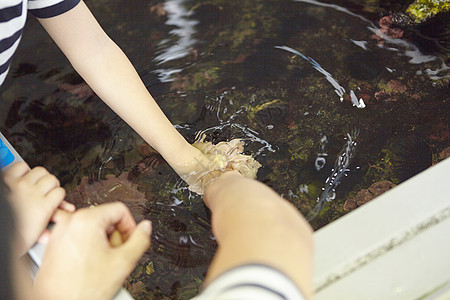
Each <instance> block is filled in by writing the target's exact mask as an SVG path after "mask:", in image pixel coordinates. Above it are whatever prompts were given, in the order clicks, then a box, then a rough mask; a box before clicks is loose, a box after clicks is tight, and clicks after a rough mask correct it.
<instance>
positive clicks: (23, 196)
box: [3, 162, 75, 254]
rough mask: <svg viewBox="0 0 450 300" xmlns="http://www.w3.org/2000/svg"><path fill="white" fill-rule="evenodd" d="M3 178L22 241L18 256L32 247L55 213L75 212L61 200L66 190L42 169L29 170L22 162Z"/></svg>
mask: <svg viewBox="0 0 450 300" xmlns="http://www.w3.org/2000/svg"><path fill="white" fill-rule="evenodd" d="M3 178H4V181H5V183H6V185H8V187H9V188H10V195H9V198H10V199H11V204H12V207H13V209H14V211H15V213H16V216H17V223H18V224H17V225H18V229H19V232H20V235H21V238H22V240H21V244H22V245H21V247H20V254H24V253H25V252H26V251H27V250H28V249H30V248H31V246H33V244H34V243H35V242H36V240H37V239H38V238H39V236H41V234H42V233H43V232H44V231H45V228H46V227H47V225H48V223H49V222H50V220H51V219H52V217H53V214H54V213H55V212H56V211H57V210H65V211H67V212H73V211H75V206H74V205H73V204H70V203H68V202H66V201H64V197H65V196H66V191H65V190H64V189H63V188H62V187H61V186H60V183H59V180H58V179H57V178H56V177H55V176H54V175H53V174H50V173H49V172H48V171H47V170H46V169H45V168H43V167H36V168H33V169H30V167H29V166H28V165H27V164H26V163H24V162H19V163H15V164H14V165H12V166H11V168H9V169H8V171H7V172H6V173H5V174H4V177H3Z"/></svg>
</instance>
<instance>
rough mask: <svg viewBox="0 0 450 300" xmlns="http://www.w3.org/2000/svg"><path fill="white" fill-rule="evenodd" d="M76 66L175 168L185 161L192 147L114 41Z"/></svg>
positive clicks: (106, 99) (99, 92)
mask: <svg viewBox="0 0 450 300" xmlns="http://www.w3.org/2000/svg"><path fill="white" fill-rule="evenodd" d="M72 64H73V65H74V67H75V68H76V70H77V71H78V72H79V74H80V75H81V76H82V77H83V78H84V79H85V81H86V82H87V83H88V84H89V86H90V87H91V88H92V89H93V90H94V91H95V92H96V94H97V95H98V96H99V97H100V98H101V99H102V100H103V101H104V102H105V103H106V104H107V105H108V106H109V107H110V108H111V109H113V110H114V111H115V112H116V113H117V114H118V115H119V116H120V117H121V118H122V119H123V120H124V121H125V122H127V123H128V124H129V125H130V126H131V127H132V128H133V129H134V130H135V131H136V132H137V133H138V134H139V135H140V136H141V137H142V138H144V139H145V141H147V142H148V143H149V144H150V145H151V146H152V147H154V148H155V150H157V151H158V152H159V153H160V154H161V155H162V156H163V157H164V158H165V159H166V161H167V162H169V164H170V165H172V167H173V166H175V165H178V164H181V163H183V162H184V161H185V160H183V155H182V154H183V153H184V152H185V151H186V148H189V147H190V145H189V144H188V143H187V142H186V140H185V139H184V138H183V136H181V134H179V133H178V131H177V130H176V129H175V128H174V126H173V125H172V124H171V122H170V121H169V120H168V119H167V117H166V116H165V115H164V113H163V112H162V111H161V109H160V108H159V106H158V105H157V104H156V102H155V100H154V99H153V97H152V96H151V95H150V93H149V92H148V91H147V89H146V87H145V86H144V84H143V83H142V81H141V79H140V78H139V76H138V74H137V72H136V71H135V69H134V67H133V66H132V64H131V63H130V62H129V60H128V59H127V57H126V56H125V55H124V54H123V52H122V51H121V50H120V49H119V47H117V46H116V45H115V44H114V42H112V41H111V40H109V42H107V43H106V44H105V45H104V47H103V48H102V50H101V51H100V52H99V53H98V54H97V55H96V57H91V58H89V59H88V61H72Z"/></svg>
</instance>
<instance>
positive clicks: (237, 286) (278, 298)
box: [192, 264, 305, 300]
mask: <svg viewBox="0 0 450 300" xmlns="http://www.w3.org/2000/svg"><path fill="white" fill-rule="evenodd" d="M211 299H214V300H237V299H240V300H242V299H245V300H253V299H254V300H304V299H305V298H304V296H303V295H302V293H301V291H300V290H299V288H298V287H297V286H296V285H295V284H294V283H293V282H292V281H291V280H290V279H289V278H288V277H287V276H286V275H284V274H283V273H281V272H280V271H278V270H276V269H273V268H271V267H268V266H266V265H259V264H249V265H243V266H240V267H236V268H234V269H231V270H229V271H227V272H225V273H224V274H222V275H220V276H219V277H218V278H216V279H215V280H213V281H212V282H211V283H210V284H209V285H208V286H207V287H206V289H205V290H203V291H202V292H201V293H200V294H199V295H198V296H196V297H194V298H192V300H211Z"/></svg>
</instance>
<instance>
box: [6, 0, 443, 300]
mask: <svg viewBox="0 0 450 300" xmlns="http://www.w3.org/2000/svg"><path fill="white" fill-rule="evenodd" d="M86 3H87V4H88V6H89V7H90V8H91V9H92V11H93V12H94V14H95V15H96V16H97V18H98V20H99V22H100V23H101V24H102V25H103V27H104V28H105V30H106V31H107V32H108V34H109V35H110V36H111V37H112V38H113V39H114V40H115V41H116V42H117V43H118V44H119V45H120V46H121V48H122V49H123V50H124V52H125V53H126V54H127V55H128V56H129V58H130V59H131V61H132V62H133V64H134V65H135V66H136V68H137V70H138V72H139V73H140V75H141V77H142V79H143V81H144V83H145V84H146V86H147V87H148V88H149V90H150V91H151V93H152V95H153V96H154V98H155V99H156V100H157V102H158V104H159V105H160V106H161V108H162V109H163V111H164V112H165V113H166V114H167V116H168V117H169V119H170V120H171V121H172V122H173V124H175V126H176V127H177V129H178V130H179V131H180V132H181V133H182V134H183V135H184V136H185V137H186V139H188V140H189V141H190V142H193V141H194V138H195V135H196V133H197V132H198V131H204V132H205V133H206V135H207V138H208V140H211V141H213V142H219V141H223V140H229V139H232V138H242V139H243V140H245V142H246V153H248V154H252V155H253V156H254V157H255V158H256V159H257V160H258V161H259V162H260V163H261V164H262V166H263V167H262V168H261V169H260V170H259V173H258V180H260V181H262V182H264V183H266V184H268V185H269V186H271V187H272V188H274V189H275V190H276V191H277V192H278V193H280V194H282V195H283V196H284V197H285V198H287V199H289V200H290V201H291V202H292V203H294V204H295V205H296V206H297V207H298V209H299V210H300V211H301V212H302V213H303V214H305V215H306V216H308V217H309V218H310V220H311V224H312V225H313V227H314V228H315V229H318V228H320V227H322V226H324V225H326V224H329V223H330V222H332V221H333V220H335V219H337V218H339V217H340V216H342V215H344V214H345V213H347V212H348V211H351V210H353V209H357V207H358V206H360V205H363V204H364V203H366V202H367V201H369V200H371V199H372V198H374V197H376V196H377V195H379V194H380V193H382V192H384V191H385V190H387V189H389V188H392V187H393V186H395V185H396V184H399V183H401V182H402V181H404V180H406V179H407V178H409V177H411V176H413V175H414V174H416V173H418V172H420V171H421V170H423V169H425V168H427V167H428V166H430V165H431V164H433V163H436V162H438V161H440V160H442V159H443V158H445V157H446V156H448V152H449V150H448V147H449V125H448V119H449V109H448V108H449V98H448V78H449V69H448V66H447V65H446V63H445V58H442V57H441V56H439V55H436V54H434V53H433V52H428V51H426V50H427V49H423V48H420V47H419V46H418V45H417V44H414V43H413V42H411V40H412V39H411V38H410V37H409V36H408V32H407V31H405V32H404V34H403V35H402V36H401V37H395V35H394V34H393V33H392V30H391V31H389V28H387V29H386V30H385V31H382V30H381V29H383V26H381V25H380V19H381V17H383V16H387V15H389V11H388V10H387V9H386V8H384V7H383V6H382V5H381V4H380V5H376V4H374V3H372V2H371V3H372V4H370V5H369V4H357V2H356V1H353V2H352V1H346V2H344V1H341V2H340V6H338V5H336V3H337V2H334V3H333V4H332V2H331V1H329V2H327V3H320V2H316V1H274V0H273V1H257V0H253V1H219V0H217V1H206V0H205V1H188V0H171V1H143V0H139V1H132V2H130V1H110V0H101V1H86ZM396 9H400V8H397V7H396ZM381 24H384V23H383V22H381ZM386 26H387V25H386ZM393 28H394V27H393ZM395 33H397V34H398V31H395ZM124 101H126V100H124ZM0 126H1V127H0V130H1V132H2V133H4V135H5V136H7V137H8V139H9V140H10V141H11V143H12V144H13V145H14V146H15V147H16V148H17V149H18V151H19V152H20V153H21V154H22V156H23V157H24V159H25V160H26V161H28V162H29V163H30V164H31V165H44V166H46V167H47V168H49V169H50V170H51V171H52V172H54V173H55V174H56V175H57V176H58V177H59V178H60V179H61V182H62V183H63V184H64V185H65V187H66V188H67V189H68V191H69V197H70V199H72V200H73V201H75V202H77V203H79V204H85V205H87V204H96V203H102V202H105V201H111V200H123V201H125V202H127V204H128V205H129V206H130V208H131V209H132V211H133V214H134V215H135V216H136V217H137V218H144V217H147V218H150V219H151V220H152V221H153V226H154V230H153V238H152V251H151V252H149V253H147V254H146V255H145V257H144V258H143V259H142V260H141V262H140V264H139V266H138V267H137V268H136V270H135V271H134V272H133V274H132V275H131V276H130V278H129V279H128V283H127V289H128V290H129V291H130V293H131V294H132V295H134V296H135V297H136V298H139V299H167V298H171V299H188V298H190V297H192V296H193V295H195V294H196V293H197V291H198V289H199V287H200V285H201V282H202V280H203V276H204V274H205V272H206V270H207V266H208V264H209V262H210V260H211V258H212V256H213V254H214V250H215V247H216V244H215V241H214V238H213V237H212V235H211V233H210V223H209V214H208V211H207V209H206V208H205V207H204V205H203V203H202V200H201V198H200V197H199V196H197V195H195V194H192V193H190V192H189V191H188V190H187V188H186V185H185V184H184V183H183V182H182V181H181V180H180V179H179V178H178V177H177V175H176V174H175V173H174V172H173V171H172V170H171V169H170V168H169V167H168V166H167V165H166V164H165V162H164V161H163V160H162V159H161V157H160V156H159V155H158V154H157V153H155V152H154V151H153V150H152V149H151V148H150V147H149V146H148V145H146V144H145V143H144V142H143V141H142V139H141V138H140V137H138V136H137V135H136V134H135V133H134V132H133V131H132V130H131V129H130V128H129V127H128V126H127V125H126V124H124V122H123V121H121V120H120V119H119V118H118V117H117V116H116V115H115V114H114V113H113V112H112V111H111V110H109V108H107V107H106V106H105V105H104V104H103V103H102V102H101V100H99V99H98V97H97V96H96V95H94V94H93V93H92V91H91V90H90V89H89V88H88V87H87V86H86V85H85V84H84V83H83V81H82V80H81V78H79V77H78V76H77V75H76V73H75V72H74V70H73V69H72V68H71V67H70V65H68V63H67V61H66V60H65V58H64V57H63V55H62V54H61V53H60V52H59V50H57V49H56V48H55V46H54V45H53V43H52V42H51V41H50V40H49V39H48V37H47V36H46V33H45V32H44V31H43V30H42V29H41V28H40V26H39V24H37V22H36V21H34V20H31V19H30V20H29V23H28V27H27V28H26V30H25V32H24V36H23V39H22V44H21V46H20V47H19V53H18V55H17V56H16V58H15V60H14V64H13V66H12V67H11V72H10V75H9V79H8V81H7V82H6V84H5V85H4V86H3V87H2V90H1V101H0Z"/></svg>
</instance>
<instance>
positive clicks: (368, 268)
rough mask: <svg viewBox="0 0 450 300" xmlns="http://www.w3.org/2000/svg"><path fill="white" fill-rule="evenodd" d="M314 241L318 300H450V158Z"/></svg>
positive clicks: (324, 230) (317, 235) (322, 231)
mask: <svg viewBox="0 0 450 300" xmlns="http://www.w3.org/2000/svg"><path fill="white" fill-rule="evenodd" d="M314 239H315V245H316V246H315V247H316V248H315V257H314V263H315V270H314V271H315V273H314V286H315V289H316V296H315V299H319V300H321V299H323V300H326V299H333V300H339V299H345V300H352V299H355V300H360V299H364V300H369V299H374V300H375V299H376V300H378V299H383V300H389V299H395V300H402V299H405V300H411V299H439V300H441V299H450V288H449V284H450V158H448V159H446V160H444V161H442V162H440V163H438V164H437V165H435V166H432V167H430V168H428V169H427V170H425V171H424V172H422V173H420V174H418V175H417V176H415V177H413V178H411V179H409V180H408V181H406V182H404V183H402V184H400V185H399V186H397V187H395V188H394V189H392V190H390V191H388V192H386V193H385V194H383V195H381V196H380V197H378V198H376V199H374V200H373V201H371V202H369V203H367V204H365V205H364V206H362V207H360V208H358V209H356V210H354V211H352V212H350V213H349V214H347V215H345V216H343V217H341V218H340V219H338V220H336V221H334V222H333V223H331V224H330V225H327V226H325V227H323V228H322V229H320V230H318V231H317V232H316V233H315V234H314ZM442 291H444V292H445V293H444V294H443V295H444V296H443V297H444V298H442V297H440V298H433V297H434V295H438V294H439V293H440V292H442ZM425 295H427V296H425ZM423 297H425V298H423Z"/></svg>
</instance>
